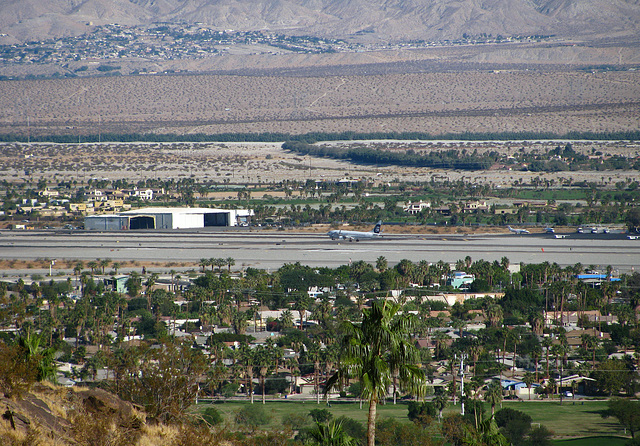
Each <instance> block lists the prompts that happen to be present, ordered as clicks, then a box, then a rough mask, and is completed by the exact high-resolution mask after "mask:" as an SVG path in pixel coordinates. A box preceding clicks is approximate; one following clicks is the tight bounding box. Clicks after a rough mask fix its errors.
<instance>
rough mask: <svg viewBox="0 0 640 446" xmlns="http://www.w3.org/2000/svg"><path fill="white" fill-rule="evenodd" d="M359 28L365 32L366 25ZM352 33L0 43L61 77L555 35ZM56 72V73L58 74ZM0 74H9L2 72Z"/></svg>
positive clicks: (116, 33)
mask: <svg viewBox="0 0 640 446" xmlns="http://www.w3.org/2000/svg"><path fill="white" fill-rule="evenodd" d="M359 34H366V31H363V32H360V33H359ZM357 37H358V36H357V35H356V36H354V39H350V40H346V39H344V40H343V39H330V38H320V37H315V36H295V35H285V34H281V33H275V32H265V31H246V32H241V31H234V30H224V31H218V30H212V29H210V28H207V27H205V26H203V25H199V24H173V23H156V24H153V25H151V26H127V25H119V24H109V25H104V26H96V27H95V28H94V30H93V31H92V32H91V33H90V34H84V35H81V36H73V37H62V38H59V39H49V40H44V41H33V42H26V43H23V44H11V45H0V68H1V66H2V64H60V66H61V68H63V69H64V71H63V72H59V73H58V76H61V77H76V76H88V75H91V76H95V75H119V74H157V73H156V72H151V71H149V70H147V69H146V68H142V69H140V70H139V71H138V70H136V69H134V70H132V71H131V70H128V69H127V70H123V67H122V66H120V65H118V62H119V61H120V62H123V61H135V60H144V61H166V60H178V59H201V58H205V57H210V56H212V55H224V54H229V52H230V51H231V50H232V47H234V46H239V45H245V46H247V45H248V46H251V47H252V48H253V49H251V50H249V51H248V52H247V53H248V54H282V53H288V52H295V53H309V54H319V53H336V52H362V51H377V50H385V49H410V48H428V47H435V46H451V45H473V44H490V43H491V44H497V43H509V42H537V41H543V40H549V39H551V38H552V36H545V35H535V36H506V37H505V36H501V35H497V36H493V35H491V34H481V35H474V36H472V35H467V34H464V35H463V36H461V37H460V39H457V40H443V41H424V40H413V41H407V42H402V43H360V42H358V38H357ZM54 77H55V76H54ZM0 79H7V77H6V76H0Z"/></svg>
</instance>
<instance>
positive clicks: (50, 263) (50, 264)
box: [49, 259, 56, 277]
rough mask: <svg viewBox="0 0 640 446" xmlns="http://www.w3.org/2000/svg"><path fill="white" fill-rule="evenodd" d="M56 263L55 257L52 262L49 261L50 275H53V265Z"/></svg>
mask: <svg viewBox="0 0 640 446" xmlns="http://www.w3.org/2000/svg"><path fill="white" fill-rule="evenodd" d="M55 264H56V259H53V260H52V261H51V262H49V277H53V275H52V274H51V273H52V272H53V271H52V268H53V265H55Z"/></svg>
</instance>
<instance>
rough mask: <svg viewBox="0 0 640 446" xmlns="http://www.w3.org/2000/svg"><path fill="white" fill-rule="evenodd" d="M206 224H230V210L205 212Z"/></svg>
mask: <svg viewBox="0 0 640 446" xmlns="http://www.w3.org/2000/svg"><path fill="white" fill-rule="evenodd" d="M204 225H205V226H229V213H228V212H215V213H213V212H212V213H209V212H207V213H206V214H204Z"/></svg>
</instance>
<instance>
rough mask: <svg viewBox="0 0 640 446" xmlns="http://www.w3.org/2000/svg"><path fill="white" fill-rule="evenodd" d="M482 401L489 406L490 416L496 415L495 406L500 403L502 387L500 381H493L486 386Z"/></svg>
mask: <svg viewBox="0 0 640 446" xmlns="http://www.w3.org/2000/svg"><path fill="white" fill-rule="evenodd" d="M484 400H485V401H487V402H489V404H491V416H493V415H494V414H495V413H496V405H498V404H500V403H501V402H502V385H501V384H500V381H499V380H497V379H494V380H493V381H491V383H490V384H489V385H488V386H487V392H486V393H485V394H484Z"/></svg>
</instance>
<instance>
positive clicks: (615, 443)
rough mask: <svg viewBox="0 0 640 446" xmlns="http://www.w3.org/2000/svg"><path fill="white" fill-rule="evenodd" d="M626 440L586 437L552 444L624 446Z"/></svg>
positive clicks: (609, 437) (607, 437)
mask: <svg viewBox="0 0 640 446" xmlns="http://www.w3.org/2000/svg"><path fill="white" fill-rule="evenodd" d="M627 441H629V439H628V438H624V437H611V436H604V435H603V436H601V437H586V438H574V439H572V440H556V441H554V442H553V443H554V444H556V445H558V446H602V445H606V446H624V445H625V444H626V443H627Z"/></svg>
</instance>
